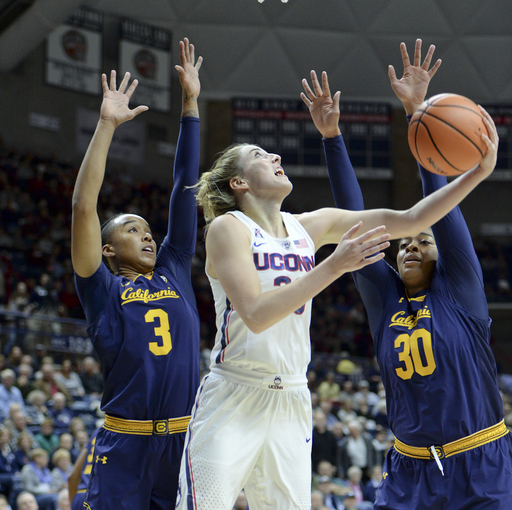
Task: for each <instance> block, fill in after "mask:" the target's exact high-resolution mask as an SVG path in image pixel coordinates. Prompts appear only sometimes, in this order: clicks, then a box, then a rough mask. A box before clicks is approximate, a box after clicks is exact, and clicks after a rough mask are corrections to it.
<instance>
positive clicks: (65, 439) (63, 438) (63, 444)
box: [49, 432, 87, 469]
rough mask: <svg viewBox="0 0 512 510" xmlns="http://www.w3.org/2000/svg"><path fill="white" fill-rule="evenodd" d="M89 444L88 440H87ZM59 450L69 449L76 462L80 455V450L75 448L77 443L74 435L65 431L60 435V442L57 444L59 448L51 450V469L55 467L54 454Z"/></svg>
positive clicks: (72, 460) (72, 459) (73, 460)
mask: <svg viewBox="0 0 512 510" xmlns="http://www.w3.org/2000/svg"><path fill="white" fill-rule="evenodd" d="M86 444H87V441H86ZM57 450H67V451H68V452H69V455H70V457H71V462H75V460H76V458H77V457H78V455H79V453H80V450H79V449H77V448H75V443H74V439H73V436H72V435H71V434H70V433H69V432H64V433H62V434H61V435H60V436H59V444H58V445H57V448H55V449H53V450H52V451H51V452H50V464H49V467H50V469H53V468H54V467H55V466H54V465H53V455H54V453H55V452H56V451H57Z"/></svg>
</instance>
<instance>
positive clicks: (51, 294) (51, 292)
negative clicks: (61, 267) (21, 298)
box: [30, 273, 60, 316]
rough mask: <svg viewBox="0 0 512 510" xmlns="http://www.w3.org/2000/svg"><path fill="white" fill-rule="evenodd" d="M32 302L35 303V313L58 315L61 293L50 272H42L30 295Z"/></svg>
mask: <svg viewBox="0 0 512 510" xmlns="http://www.w3.org/2000/svg"><path fill="white" fill-rule="evenodd" d="M30 302H31V303H32V305H33V313H35V314H41V315H50V316H57V315H58V313H57V311H58V309H59V305H60V302H59V295H58V293H57V290H56V289H55V285H54V282H53V281H52V279H51V277H50V275H49V274H48V273H42V274H41V276H40V278H39V282H38V283H37V285H36V286H35V287H34V290H33V291H32V294H31V295H30Z"/></svg>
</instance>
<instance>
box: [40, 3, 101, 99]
mask: <svg viewBox="0 0 512 510" xmlns="http://www.w3.org/2000/svg"><path fill="white" fill-rule="evenodd" d="M102 31H103V13H101V12H99V11H94V10H92V9H88V8H85V7H82V8H80V9H79V10H78V12H77V13H76V14H75V15H74V16H72V17H71V18H69V19H68V21H67V22H66V24H65V25H61V26H60V27H58V28H56V29H55V30H54V31H53V32H52V33H51V34H50V36H49V37H48V39H47V42H46V64H45V79H46V83H48V84H49V85H56V86H58V87H62V88H66V89H70V90H76V91H79V92H85V93H88V94H100V93H101V48H102Z"/></svg>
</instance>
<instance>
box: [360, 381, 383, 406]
mask: <svg viewBox="0 0 512 510" xmlns="http://www.w3.org/2000/svg"><path fill="white" fill-rule="evenodd" d="M379 400H380V398H379V396H378V395H377V394H376V393H374V392H373V391H370V383H369V382H368V381H366V380H364V379H363V380H362V381H359V383H358V385H357V391H356V393H355V394H354V401H355V403H356V406H357V407H359V408H360V407H361V404H363V403H366V404H367V405H368V408H369V409H372V408H373V407H374V406H375V405H376V404H377V403H378V402H379Z"/></svg>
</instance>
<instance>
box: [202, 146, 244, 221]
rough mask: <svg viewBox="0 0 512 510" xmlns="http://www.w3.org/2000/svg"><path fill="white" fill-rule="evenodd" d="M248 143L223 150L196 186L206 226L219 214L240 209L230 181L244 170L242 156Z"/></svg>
mask: <svg viewBox="0 0 512 510" xmlns="http://www.w3.org/2000/svg"><path fill="white" fill-rule="evenodd" d="M247 145H248V144H245V143H244V144H234V145H231V146H229V147H228V148H227V149H225V150H224V151H222V152H221V153H220V155H219V157H218V158H217V160H216V161H215V163H214V165H213V167H212V168H211V170H209V171H208V172H204V173H203V174H202V175H201V177H200V179H199V181H198V183H197V184H196V185H195V186H194V188H196V190H197V193H196V200H197V204H198V205H199V206H201V207H202V208H203V214H204V219H205V221H206V228H208V226H209V224H210V223H211V222H212V221H213V220H214V219H215V218H216V217H217V216H222V215H223V214H226V213H227V212H228V211H236V210H239V209H240V207H239V205H238V203H237V201H236V198H235V195H234V194H233V190H232V189H231V186H230V184H229V183H230V181H231V179H232V178H233V177H236V176H237V175H240V174H241V173H242V172H243V169H242V167H241V165H240V156H241V152H242V149H243V148H244V147H246V146H247Z"/></svg>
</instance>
